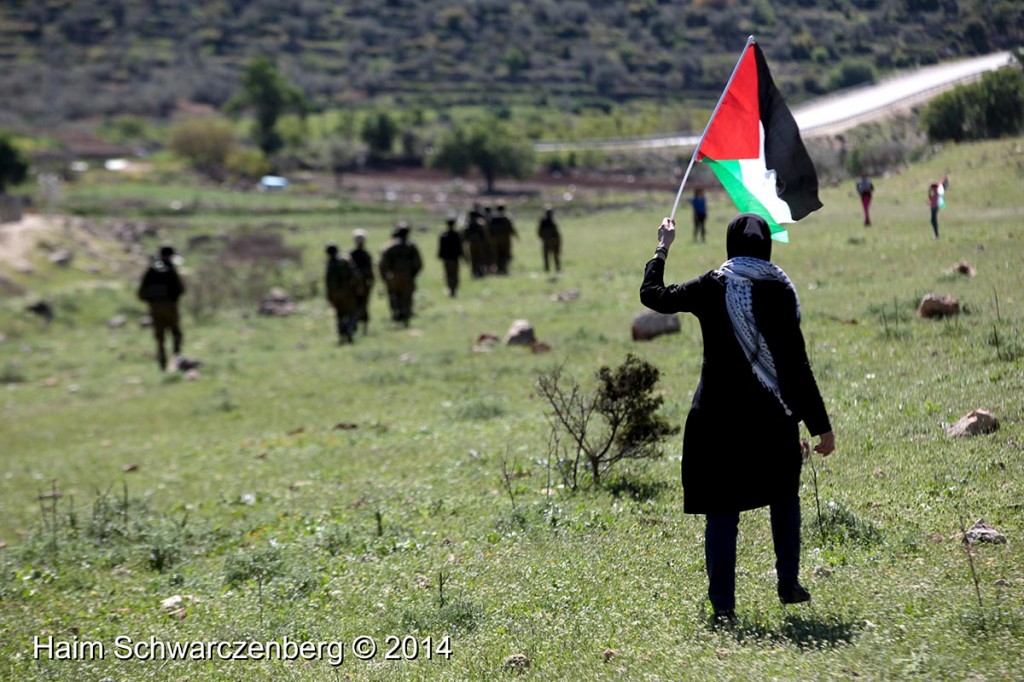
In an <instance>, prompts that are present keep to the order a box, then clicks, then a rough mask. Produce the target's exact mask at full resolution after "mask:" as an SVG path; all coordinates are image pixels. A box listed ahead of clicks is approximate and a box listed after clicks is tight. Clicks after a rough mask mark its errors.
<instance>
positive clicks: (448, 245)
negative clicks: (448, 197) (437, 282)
mask: <svg viewBox="0 0 1024 682" xmlns="http://www.w3.org/2000/svg"><path fill="white" fill-rule="evenodd" d="M445 222H446V224H447V225H448V229H447V230H445V231H444V232H442V233H441V237H440V238H439V239H438V243H437V257H438V258H440V259H441V260H442V261H443V262H444V278H445V282H446V283H447V285H448V295H449V296H451V297H452V298H455V290H456V289H458V288H459V261H460V260H461V259H462V258H463V252H462V235H460V234H459V233H458V230H456V229H455V218H454V217H449V218H448V220H446V221H445Z"/></svg>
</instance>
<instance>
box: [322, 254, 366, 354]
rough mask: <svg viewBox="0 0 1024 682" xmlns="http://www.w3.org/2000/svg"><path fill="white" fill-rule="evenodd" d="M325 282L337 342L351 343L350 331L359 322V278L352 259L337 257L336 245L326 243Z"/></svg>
mask: <svg viewBox="0 0 1024 682" xmlns="http://www.w3.org/2000/svg"><path fill="white" fill-rule="evenodd" d="M325 251H326V253H327V271H326V275H325V284H326V289H327V300H328V302H330V304H331V305H332V306H333V307H334V313H335V315H336V316H337V325H338V343H352V333H353V332H354V331H355V330H356V326H357V325H358V324H359V304H358V301H357V299H356V287H357V283H358V282H359V280H360V279H361V277H360V276H359V272H358V271H357V270H356V267H355V265H353V263H352V261H351V260H349V259H348V258H346V257H341V258H339V257H338V247H337V246H336V245H334V244H328V245H327V248H326V249H325Z"/></svg>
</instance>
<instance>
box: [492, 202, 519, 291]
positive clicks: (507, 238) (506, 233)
mask: <svg viewBox="0 0 1024 682" xmlns="http://www.w3.org/2000/svg"><path fill="white" fill-rule="evenodd" d="M512 237H515V238H516V239H519V233H518V232H516V228H515V225H514V224H513V223H512V219H511V218H509V217H508V215H507V214H506V213H505V205H504V204H498V206H497V214H496V215H495V216H494V217H493V218H491V242H492V243H493V244H494V267H495V269H496V271H497V273H498V274H499V275H507V274H508V264H509V261H511V260H512Z"/></svg>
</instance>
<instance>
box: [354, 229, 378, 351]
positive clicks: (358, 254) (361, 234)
mask: <svg viewBox="0 0 1024 682" xmlns="http://www.w3.org/2000/svg"><path fill="white" fill-rule="evenodd" d="M352 237H353V238H354V239H355V242H356V248H354V249H352V250H351V251H349V252H348V257H349V260H351V261H352V265H353V266H354V267H355V269H356V307H357V311H356V315H357V318H358V319H357V324H358V323H359V322H362V323H363V334H364V335H365V334H367V333H369V331H370V292H372V291H373V281H374V277H373V256H371V255H370V252H369V251H367V250H366V230H361V229H360V230H355V231H353V232H352Z"/></svg>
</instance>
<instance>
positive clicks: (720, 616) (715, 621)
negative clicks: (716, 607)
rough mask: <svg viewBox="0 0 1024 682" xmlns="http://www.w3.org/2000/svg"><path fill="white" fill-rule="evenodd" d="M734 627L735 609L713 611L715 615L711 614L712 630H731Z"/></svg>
mask: <svg viewBox="0 0 1024 682" xmlns="http://www.w3.org/2000/svg"><path fill="white" fill-rule="evenodd" d="M734 627H736V612H735V611H732V610H729V611H715V615H713V616H711V629H712V630H731V629H732V628H734Z"/></svg>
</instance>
